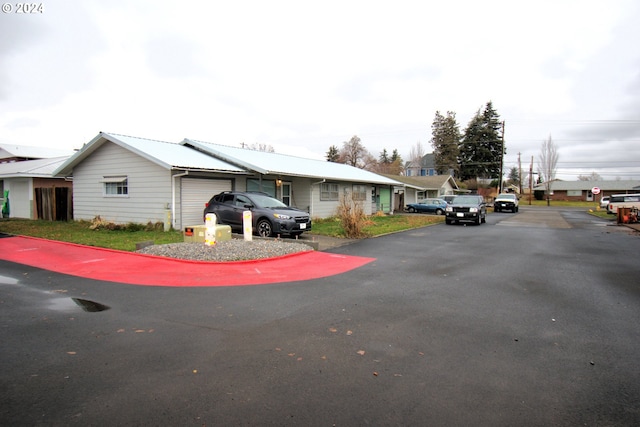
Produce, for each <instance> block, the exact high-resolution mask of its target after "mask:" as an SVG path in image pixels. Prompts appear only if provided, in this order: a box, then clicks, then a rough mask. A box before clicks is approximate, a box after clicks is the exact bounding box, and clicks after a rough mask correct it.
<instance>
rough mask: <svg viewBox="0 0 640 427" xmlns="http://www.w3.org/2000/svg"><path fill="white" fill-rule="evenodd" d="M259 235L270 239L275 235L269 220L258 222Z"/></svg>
mask: <svg viewBox="0 0 640 427" xmlns="http://www.w3.org/2000/svg"><path fill="white" fill-rule="evenodd" d="M257 228H258V235H259V236H260V237H270V236H271V234H272V233H273V227H272V226H271V223H270V222H269V220H268V219H261V220H260V221H258V226H257Z"/></svg>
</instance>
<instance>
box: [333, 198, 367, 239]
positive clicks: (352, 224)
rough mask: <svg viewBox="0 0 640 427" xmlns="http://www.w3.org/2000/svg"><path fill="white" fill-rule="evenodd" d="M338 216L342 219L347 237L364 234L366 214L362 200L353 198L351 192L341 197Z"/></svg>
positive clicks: (356, 236)
mask: <svg viewBox="0 0 640 427" xmlns="http://www.w3.org/2000/svg"><path fill="white" fill-rule="evenodd" d="M337 216H338V218H339V219H340V223H341V225H342V229H343V230H344V234H345V237H348V238H350V239H358V238H360V237H363V236H364V234H365V233H364V231H363V228H364V226H365V225H366V219H367V217H366V215H365V213H364V208H363V207H362V202H361V201H356V200H353V198H352V196H351V194H349V193H345V194H344V195H342V197H340V202H339V203H338V208H337Z"/></svg>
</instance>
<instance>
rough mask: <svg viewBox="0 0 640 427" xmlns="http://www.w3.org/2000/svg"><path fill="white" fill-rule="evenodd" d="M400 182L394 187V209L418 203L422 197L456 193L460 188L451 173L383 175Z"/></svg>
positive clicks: (401, 208)
mask: <svg viewBox="0 0 640 427" xmlns="http://www.w3.org/2000/svg"><path fill="white" fill-rule="evenodd" d="M385 176H386V177H387V178H390V179H395V180H396V181H399V182H401V183H402V185H401V186H396V187H395V188H394V193H395V197H394V200H395V202H396V206H395V210H403V209H404V207H405V206H406V205H408V204H410V203H419V202H420V201H422V200H423V199H427V198H434V197H441V196H445V195H450V194H458V193H459V192H460V189H459V188H458V184H456V180H455V179H454V178H453V177H452V176H451V175H433V176H403V175H401V176H397V175H385Z"/></svg>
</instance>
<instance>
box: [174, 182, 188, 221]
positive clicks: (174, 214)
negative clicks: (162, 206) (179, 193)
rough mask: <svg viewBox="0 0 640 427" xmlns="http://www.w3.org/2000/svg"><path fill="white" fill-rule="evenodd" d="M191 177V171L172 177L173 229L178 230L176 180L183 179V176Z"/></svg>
mask: <svg viewBox="0 0 640 427" xmlns="http://www.w3.org/2000/svg"><path fill="white" fill-rule="evenodd" d="M187 175H189V171H186V172H184V173H179V174H176V175H172V176H171V222H172V223H173V225H172V226H173V228H174V229H176V226H177V225H178V224H177V223H176V180H175V178H182V177H183V176H187Z"/></svg>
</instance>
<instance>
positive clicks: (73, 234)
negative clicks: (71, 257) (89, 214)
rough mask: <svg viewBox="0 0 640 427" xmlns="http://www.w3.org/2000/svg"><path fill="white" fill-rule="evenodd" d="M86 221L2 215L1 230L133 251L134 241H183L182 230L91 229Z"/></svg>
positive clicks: (158, 242) (163, 242) (8, 232)
mask: <svg viewBox="0 0 640 427" xmlns="http://www.w3.org/2000/svg"><path fill="white" fill-rule="evenodd" d="M90 226H91V222H89V221H70V222H62V221H42V220H28V219H13V218H10V219H3V220H1V221H0V233H7V234H14V235H20V236H30V237H41V238H43V239H49V240H59V241H62V242H71V243H78V244H81V245H88V246H98V247H101V248H110V249H118V250H123V251H135V250H136V243H141V242H145V241H148V240H152V241H153V242H154V243H155V244H157V245H161V244H165V243H175V242H182V241H183V236H182V232H179V231H170V232H164V231H162V230H153V231H145V230H137V231H127V230H106V229H101V230H92V229H90V228H89V227H90Z"/></svg>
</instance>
